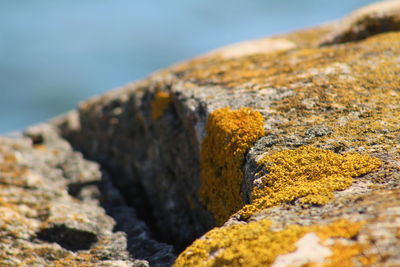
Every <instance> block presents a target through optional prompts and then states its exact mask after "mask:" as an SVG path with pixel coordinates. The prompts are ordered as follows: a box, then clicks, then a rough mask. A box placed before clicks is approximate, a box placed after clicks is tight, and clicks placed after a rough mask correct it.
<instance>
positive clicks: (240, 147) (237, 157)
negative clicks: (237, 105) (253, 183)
mask: <svg viewBox="0 0 400 267" xmlns="http://www.w3.org/2000/svg"><path fill="white" fill-rule="evenodd" d="M263 124H264V118H263V116H262V115H261V114H260V113H259V112H258V111H254V110H252V109H250V108H241V109H239V110H231V109H230V108H228V107H226V108H221V109H217V110H215V111H213V112H212V113H211V114H210V115H209V117H208V121H207V136H206V137H205V138H204V140H203V142H202V145H201V159H200V162H201V187H200V199H201V201H202V202H203V203H204V204H205V205H206V206H207V208H208V210H209V211H211V213H212V214H213V215H214V218H215V220H216V222H217V223H218V224H219V225H220V224H222V223H224V222H225V221H226V219H228V218H229V216H230V215H232V214H233V213H234V212H236V211H238V210H239V209H240V208H241V207H242V206H243V205H244V203H243V197H242V193H241V190H240V188H241V184H242V182H243V173H242V164H243V158H244V154H245V153H246V151H247V150H248V149H249V148H250V146H251V145H252V144H253V143H254V142H255V141H256V140H257V139H259V138H260V137H261V136H263V135H264V125H263Z"/></svg>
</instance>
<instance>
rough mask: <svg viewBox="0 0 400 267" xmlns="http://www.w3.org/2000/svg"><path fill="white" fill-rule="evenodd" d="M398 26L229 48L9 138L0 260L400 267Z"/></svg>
mask: <svg viewBox="0 0 400 267" xmlns="http://www.w3.org/2000/svg"><path fill="white" fill-rule="evenodd" d="M399 14H400V2H399V1H389V2H382V3H377V4H374V5H372V6H369V7H366V8H363V9H361V10H359V11H356V12H354V13H352V14H351V15H349V17H346V18H344V19H343V20H341V21H338V22H332V23H328V24H325V25H321V26H319V27H316V28H311V29H306V30H302V31H298V32H294V33H289V34H285V35H279V36H273V37H270V38H264V39H260V40H256V41H254V42H252V41H250V42H246V43H242V44H237V45H233V46H229V47H227V48H222V49H219V50H216V51H214V52H211V53H209V54H207V55H205V56H202V57H198V58H195V59H193V60H190V61H188V62H184V63H181V64H178V65H174V66H172V67H170V68H168V69H165V70H162V71H159V72H158V73H155V74H153V75H151V76H150V77H148V78H147V79H144V80H142V81H139V82H136V83H132V84H130V85H127V86H126V87H123V88H120V89H117V90H114V91H111V92H109V93H106V94H104V95H102V96H98V97H96V98H93V99H90V100H88V101H85V102H83V103H81V104H80V106H79V108H78V110H75V111H71V112H70V113H68V114H65V115H63V116H60V117H58V118H56V119H54V120H53V121H51V122H49V123H48V124H44V125H41V126H40V127H36V128H30V129H29V130H28V131H26V133H25V136H26V137H17V138H15V139H10V138H3V139H1V140H4V141H2V144H3V143H4V145H2V153H1V154H2V155H3V156H2V157H3V162H4V163H3V165H2V166H1V170H2V172H3V174H2V175H1V179H2V184H4V185H5V186H6V188H5V190H3V191H2V192H3V193H2V195H1V202H0V203H3V204H2V206H1V207H2V208H4V209H5V212H7V213H5V215H4V218H6V219H5V221H6V222H12V223H11V224H8V225H7V224H4V225H3V229H4V230H2V231H4V232H5V233H6V234H5V235H4V236H7V237H8V239H4V242H0V245H1V246H3V247H2V248H3V249H2V251H4V252H3V255H4V256H1V257H2V258H1V257H0V259H4V260H6V259H7V258H6V253H7V252H6V251H11V252H10V253H11V254H9V255H12V256H9V258H10V259H11V261H10V262H12V263H16V264H17V263H20V262H21V261H23V260H24V261H25V263H27V262H28V260H32V261H33V262H34V263H38V264H50V263H54V262H57V261H58V262H60V261H64V262H65V261H66V260H69V261H72V262H77V261H84V262H85V261H89V260H92V261H97V262H99V264H100V263H101V264H104V265H105V266H106V264H109V266H113V265H115V266H117V265H121V266H123V265H127V266H130V265H132V266H135V265H136V266H140V264H142V265H146V264H147V263H146V262H143V261H140V260H146V261H148V262H149V263H150V265H151V266H169V265H171V264H172V262H173V260H174V254H173V250H172V247H171V245H173V246H174V249H175V251H176V252H178V253H180V254H179V256H178V258H177V260H176V261H175V263H174V266H304V265H316V266H322V265H324V266H325V265H326V266H353V265H354V266H397V265H400V256H399V255H400V250H399V247H400V235H399V233H400V221H399V220H400V198H399V196H400V182H399V181H400V174H399V173H400V172H399V169H400V163H399V162H400V153H399V152H400V143H399V141H400V134H399V132H400V92H399V84H400V78H399V77H400V75H399V72H400V71H399V70H400V66H399V62H400V61H399V59H400V50H399V49H398V48H399V47H400V33H399V31H398V30H399V25H400V24H399V23H398V21H399V20H398V17H399V16H400V15H399ZM60 135H61V136H62V137H61V136H60ZM28 137H29V138H28ZM32 142H33V144H32ZM20 143H21V144H22V145H21V144H20ZM71 146H72V147H73V148H74V149H75V150H78V151H80V152H81V153H82V154H80V152H76V151H72V149H71ZM51 151H52V152H51ZM82 155H83V156H84V157H85V159H84V158H83V156H82ZM89 160H91V161H89ZM21 162H24V163H23V164H22V163H21ZM95 162H96V163H95ZM21 164H22V165H21ZM99 166H101V167H99ZM26 171H29V173H30V174H29V175H25V172H26ZM22 174H24V175H22ZM15 203H18V204H15ZM21 203H22V204H23V205H22V204H21ZM15 205H17V206H18V208H17V207H16V206H15ZM106 214H107V215H106ZM15 218H18V220H16V219H15ZM139 218H140V219H139ZM115 223H116V224H115ZM114 224H115V226H114ZM32 239H34V242H32V241H30V240H32ZM162 242H165V243H168V244H170V245H167V244H165V243H162ZM36 246H38V247H39V248H40V251H44V250H46V251H49V252H46V253H42V254H40V253H39V252H35V253H36V254H32V255H35V256H33V257H30V258H26V259H25V258H23V257H22V256H20V255H21V251H26V250H29V251H32V250H33V249H35V248H36ZM49 247H50V248H49ZM316 251H317V252H318V253H315V252H316ZM313 252H314V253H313ZM138 259H139V260H138ZM4 263H8V262H7V261H4Z"/></svg>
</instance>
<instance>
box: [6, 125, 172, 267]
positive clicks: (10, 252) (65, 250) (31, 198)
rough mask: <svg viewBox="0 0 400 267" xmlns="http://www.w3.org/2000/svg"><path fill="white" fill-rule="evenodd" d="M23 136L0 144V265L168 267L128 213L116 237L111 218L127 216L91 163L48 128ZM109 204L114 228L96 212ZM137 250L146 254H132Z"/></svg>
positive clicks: (164, 250)
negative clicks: (149, 265) (0, 212)
mask: <svg viewBox="0 0 400 267" xmlns="http://www.w3.org/2000/svg"><path fill="white" fill-rule="evenodd" d="M25 135H26V137H24V136H22V135H21V136H16V137H10V138H7V137H1V138H0V154H1V158H2V160H1V161H0V162H1V163H0V166H1V168H0V169H1V170H0V180H1V187H2V190H1V191H0V198H1V203H0V208H1V210H2V221H3V223H5V224H2V226H1V227H0V232H1V233H2V234H1V236H2V237H1V242H0V246H1V253H0V265H4V266H14V265H20V266H54V265H56V266H71V265H74V264H78V265H79V266H83V265H85V264H86V266H88V265H96V266H148V262H150V263H152V266H153V265H154V266H169V265H170V264H171V262H172V260H173V259H174V255H173V253H172V248H171V247H170V246H168V245H164V244H160V243H158V242H156V241H154V240H152V239H151V237H150V232H149V230H148V228H147V227H146V225H145V224H144V223H143V222H142V221H140V220H139V219H137V217H136V215H135V212H134V211H133V210H132V209H131V210H130V213H129V214H130V216H129V217H130V221H128V222H124V223H125V225H126V224H127V226H125V227H126V228H130V231H129V232H122V231H118V227H119V225H120V224H119V222H118V216H120V215H119V214H121V213H122V214H126V210H123V208H125V207H127V206H126V204H125V203H124V201H123V200H122V198H121V196H120V195H119V192H118V191H115V189H114V188H113V186H112V184H111V183H110V182H109V181H108V180H107V176H106V174H105V173H104V172H102V171H101V170H100V167H99V165H98V164H97V163H94V162H90V161H87V160H85V159H83V158H82V155H81V154H80V153H79V152H74V151H72V149H71V147H70V145H69V144H68V143H67V142H66V141H65V140H63V139H62V138H61V137H60V136H59V135H58V134H57V131H56V129H55V128H54V127H51V126H49V125H46V124H43V125H39V126H35V127H32V128H30V129H28V130H27V131H26V133H25ZM106 196H108V197H109V198H107V197H106ZM115 199H117V200H115ZM110 203H112V204H113V208H119V209H120V210H118V211H114V212H113V214H111V212H109V210H108V209H107V208H106V211H107V213H109V214H111V215H115V217H116V218H117V220H116V221H117V223H116V222H115V220H114V219H112V218H111V217H110V216H109V215H107V214H106V212H105V209H104V208H103V207H102V206H101V204H102V205H103V206H104V207H107V206H110ZM142 246H143V247H146V249H145V253H144V252H141V251H140V250H139V249H135V248H141V247H142ZM132 250H134V251H132ZM136 250H137V251H136ZM23 251H25V252H23ZM138 259H141V260H138Z"/></svg>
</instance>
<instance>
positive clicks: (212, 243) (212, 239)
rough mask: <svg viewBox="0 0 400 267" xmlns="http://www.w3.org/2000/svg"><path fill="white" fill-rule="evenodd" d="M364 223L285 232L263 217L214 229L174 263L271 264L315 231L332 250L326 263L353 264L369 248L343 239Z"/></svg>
mask: <svg viewBox="0 0 400 267" xmlns="http://www.w3.org/2000/svg"><path fill="white" fill-rule="evenodd" d="M362 225H363V223H361V222H350V221H347V220H338V221H335V222H333V223H331V224H329V225H313V226H299V225H289V226H288V227H286V228H285V229H283V230H281V231H271V230H270V226H271V222H270V221H268V220H261V221H256V222H250V223H248V224H237V225H232V226H228V227H223V228H214V229H213V230H211V231H209V232H208V233H207V234H206V235H205V236H204V237H203V238H201V239H197V240H196V241H194V243H193V244H192V245H191V246H189V247H188V248H186V250H185V251H184V252H182V253H181V254H180V255H179V257H178V258H177V260H176V261H175V263H174V265H173V266H174V267H181V266H203V267H206V266H214V267H219V266H238V267H240V266H246V267H250V266H270V265H271V264H273V263H274V261H275V259H276V257H278V256H280V255H285V254H288V253H290V252H293V251H295V250H296V244H295V243H296V242H297V241H298V240H299V239H300V238H302V237H303V236H304V235H305V234H307V233H315V234H316V235H317V236H318V237H319V238H320V241H321V243H322V245H324V246H326V247H327V248H328V249H330V250H331V251H332V254H331V256H330V257H329V258H327V259H326V264H329V263H330V262H332V263H333V262H336V263H343V264H345V265H341V266H352V260H353V259H354V258H355V257H359V258H362V257H363V256H362V255H361V254H362V251H363V249H365V248H364V247H363V246H362V245H360V244H354V243H352V242H348V243H346V242H343V239H347V240H348V241H350V240H351V239H354V238H355V237H356V236H357V235H358V233H359V232H360V230H361V227H362ZM328 239H329V242H328ZM339 240H340V241H339ZM344 251H347V252H348V253H343V252H344ZM358 260H359V259H358ZM310 264H312V263H310Z"/></svg>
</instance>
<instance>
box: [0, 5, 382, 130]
mask: <svg viewBox="0 0 400 267" xmlns="http://www.w3.org/2000/svg"><path fill="white" fill-rule="evenodd" d="M372 2H376V1H371V0H337V1H328V0H201V1H183V0H182V1H178V0H169V1H137V0H116V1H111V0H79V1H71V0H57V1H54V0H34V1H33V0H0V133H7V132H10V131H15V130H20V129H23V128H24V127H26V126H28V125H31V124H33V123H37V122H40V121H44V120H46V119H49V118H51V117H54V116H56V115H58V114H61V113H62V112H65V111H67V110H69V109H72V108H74V107H75V106H76V105H77V104H78V103H79V101H82V100H84V99H86V98H89V97H90V96H93V95H96V94H101V93H103V92H105V91H107V90H109V89H112V88H115V87H119V86H121V85H124V84H126V83H128V82H130V81H133V80H136V79H139V78H141V77H144V76H147V75H148V74H150V73H151V72H153V71H155V70H157V69H159V68H163V67H166V66H168V65H169V64H172V63H174V62H177V61H181V60H184V59H188V58H191V57H193V56H196V55H199V54H201V53H204V52H207V51H209V50H212V49H215V48H217V47H220V46H223V45H228V44H232V43H235V42H239V41H243V40H248V39H255V38H259V37H263V36H267V35H271V34H276V33H283V32H288V31H291V30H295V29H299V28H303V27H308V26H313V25H316V24H319V23H322V22H326V21H330V20H334V19H338V18H340V17H342V16H344V15H346V14H347V13H349V12H351V11H352V10H354V9H356V8H359V7H361V6H363V5H366V4H369V3H372Z"/></svg>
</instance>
